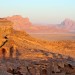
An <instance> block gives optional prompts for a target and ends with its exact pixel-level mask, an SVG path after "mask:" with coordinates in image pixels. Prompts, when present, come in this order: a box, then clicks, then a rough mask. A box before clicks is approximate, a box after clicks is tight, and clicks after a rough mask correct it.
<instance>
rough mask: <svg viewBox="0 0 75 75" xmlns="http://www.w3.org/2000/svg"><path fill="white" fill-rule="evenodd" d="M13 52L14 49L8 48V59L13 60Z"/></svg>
mask: <svg viewBox="0 0 75 75" xmlns="http://www.w3.org/2000/svg"><path fill="white" fill-rule="evenodd" d="M13 52H14V48H13V47H11V48H10V51H9V53H10V55H9V57H10V58H13Z"/></svg>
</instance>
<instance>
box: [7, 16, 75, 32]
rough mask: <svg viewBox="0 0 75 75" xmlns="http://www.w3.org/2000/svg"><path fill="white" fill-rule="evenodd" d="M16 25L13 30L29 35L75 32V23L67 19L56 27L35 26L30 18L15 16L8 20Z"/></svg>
mask: <svg viewBox="0 0 75 75" xmlns="http://www.w3.org/2000/svg"><path fill="white" fill-rule="evenodd" d="M6 19H7V20H9V21H12V22H13V23H14V25H13V28H14V29H16V30H25V31H27V32H28V33H64V32H66V33H68V32H75V22H74V21H72V20H70V19H65V20H64V21H63V22H61V23H60V24H56V25H52V24H50V25H46V26H44V25H42V26H41V25H37V24H36V25H35V24H33V23H31V22H30V20H29V18H23V17H22V16H20V15H14V16H12V17H7V18H6Z"/></svg>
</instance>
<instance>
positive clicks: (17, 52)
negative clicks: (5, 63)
mask: <svg viewBox="0 0 75 75" xmlns="http://www.w3.org/2000/svg"><path fill="white" fill-rule="evenodd" d="M20 55H21V54H20V52H19V51H18V50H17V49H16V59H19V56H20Z"/></svg>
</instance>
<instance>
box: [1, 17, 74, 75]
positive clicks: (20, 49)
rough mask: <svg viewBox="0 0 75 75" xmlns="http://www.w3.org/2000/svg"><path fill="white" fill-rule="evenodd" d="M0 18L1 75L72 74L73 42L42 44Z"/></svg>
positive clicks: (10, 22)
mask: <svg viewBox="0 0 75 75" xmlns="http://www.w3.org/2000/svg"><path fill="white" fill-rule="evenodd" d="M13 25H14V23H13V22H12V21H9V20H7V19H4V18H1V19H0V75H36V74H37V75H56V74H57V75H63V74H64V75H65V74H66V75H67V74H70V75H71V74H73V75H75V41H74V40H62V41H50V42H49V41H45V40H40V39H36V38H33V37H31V36H30V35H29V34H27V33H26V32H25V31H22V30H16V29H13Z"/></svg>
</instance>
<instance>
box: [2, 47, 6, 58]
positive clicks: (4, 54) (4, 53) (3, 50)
mask: <svg viewBox="0 0 75 75" xmlns="http://www.w3.org/2000/svg"><path fill="white" fill-rule="evenodd" d="M2 55H3V59H5V56H6V50H5V48H3V49H2Z"/></svg>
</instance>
